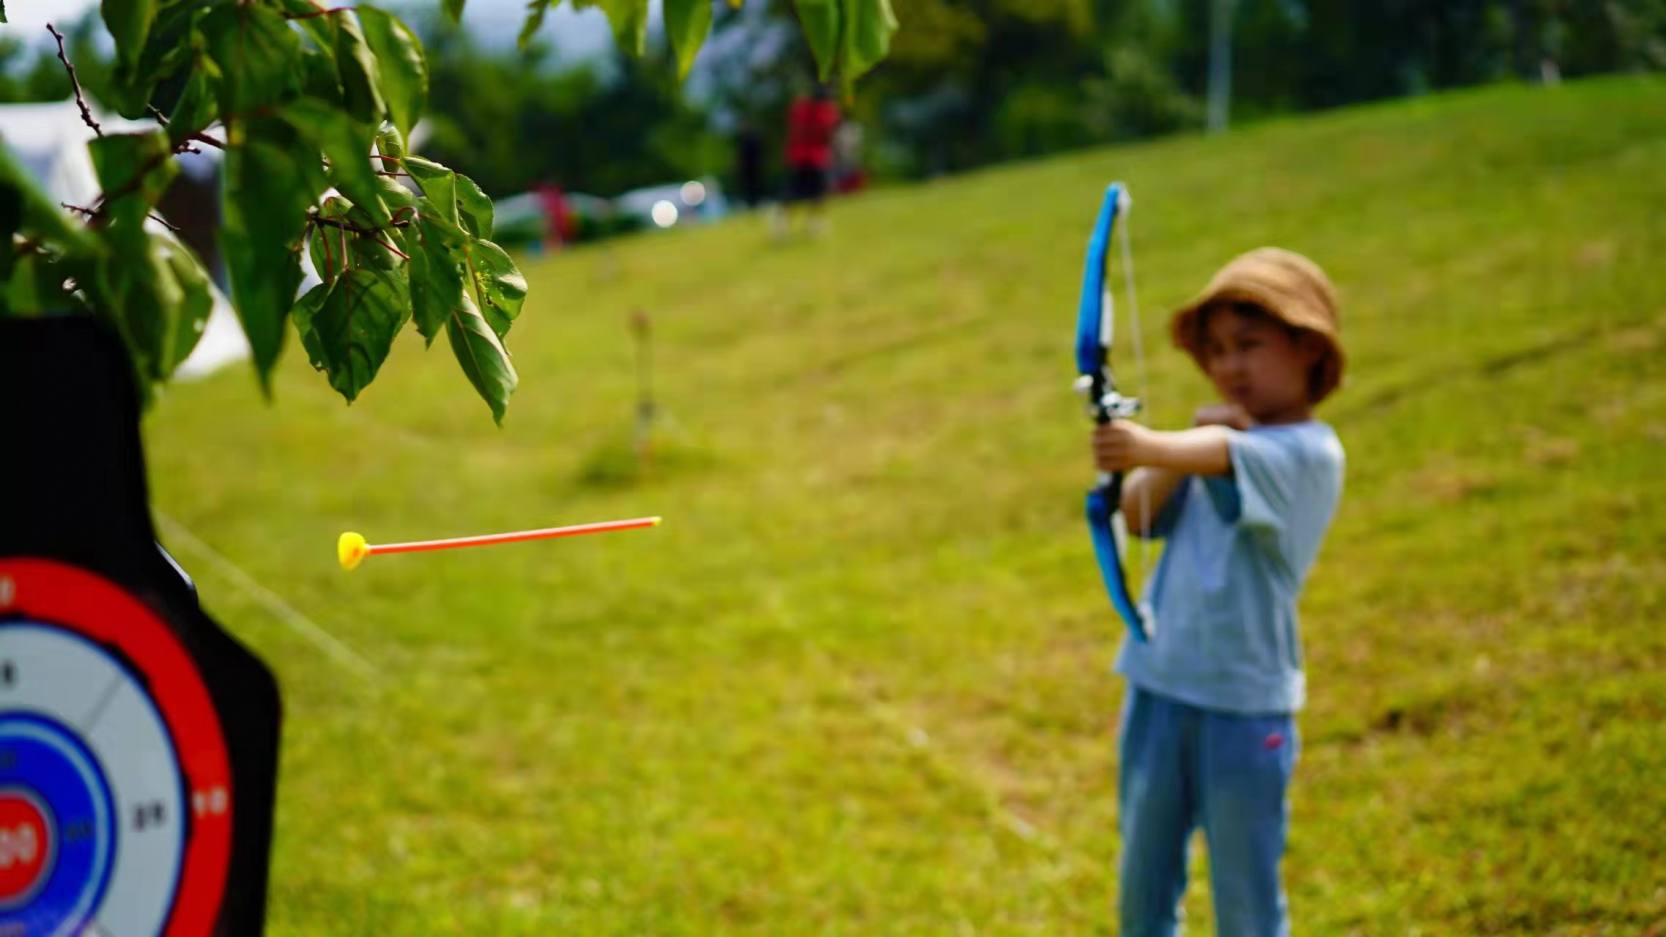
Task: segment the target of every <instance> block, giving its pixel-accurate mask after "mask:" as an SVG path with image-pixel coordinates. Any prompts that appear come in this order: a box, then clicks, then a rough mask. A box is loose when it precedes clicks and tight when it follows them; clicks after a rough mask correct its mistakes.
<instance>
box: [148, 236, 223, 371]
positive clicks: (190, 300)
mask: <svg viewBox="0 0 1666 937" xmlns="http://www.w3.org/2000/svg"><path fill="white" fill-rule="evenodd" d="M156 245H157V248H158V249H159V250H160V251H161V253H162V260H163V262H164V263H166V264H167V265H168V269H169V270H170V271H172V273H173V275H174V279H175V280H176V281H178V283H179V287H180V291H181V292H182V294H183V300H182V302H181V304H180V307H179V314H178V315H177V316H175V317H174V321H173V335H172V337H171V338H170V340H169V341H168V342H167V343H166V345H164V347H163V349H162V352H163V354H162V368H161V370H162V373H163V374H164V375H170V374H173V373H174V369H175V368H178V367H179V365H180V364H181V363H182V362H183V361H184V360H185V359H186V358H188V357H190V356H191V351H192V349H194V348H196V347H197V342H199V341H201V340H202V333H203V329H205V328H207V327H208V315H209V313H211V312H213V311H214V293H213V290H212V289H211V288H210V286H209V282H208V272H207V271H206V270H204V269H203V267H202V261H201V260H200V259H198V257H197V255H196V252H194V251H192V250H191V249H190V248H189V247H187V246H185V245H184V244H183V243H181V242H179V241H177V240H174V239H172V238H167V237H161V236H158V237H157V238H156Z"/></svg>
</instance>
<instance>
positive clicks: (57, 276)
mask: <svg viewBox="0 0 1666 937" xmlns="http://www.w3.org/2000/svg"><path fill="white" fill-rule="evenodd" d="M65 277H66V271H65V270H64V269H63V268H62V267H61V266H60V265H59V264H56V263H53V262H52V261H51V260H50V259H49V258H47V257H44V256H42V255H40V254H24V255H22V256H21V257H19V258H17V262H16V263H15V264H13V265H12V269H11V271H10V275H9V276H8V277H7V278H6V281H5V283H4V284H3V287H0V289H3V292H0V311H3V312H4V313H5V314H7V315H14V316H38V315H41V314H43V313H48V312H57V311H59V310H62V309H63V308H65V307H66V306H68V305H70V303H68V302H66V300H68V299H70V297H69V296H68V295H67V294H65V293H64V290H63V282H64V279H65Z"/></svg>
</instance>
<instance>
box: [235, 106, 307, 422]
mask: <svg viewBox="0 0 1666 937" xmlns="http://www.w3.org/2000/svg"><path fill="white" fill-rule="evenodd" d="M246 131H247V132H246V134H245V139H244V141H243V143H242V144H241V145H238V146H233V147H231V148H230V149H229V150H228V151H227V153H226V166H225V172H224V177H223V189H222V211H221V215H222V218H223V223H222V227H221V233H220V243H221V247H222V249H223V252H224V256H225V261H226V271H227V274H228V276H229V279H230V280H231V295H232V301H233V305H235V306H236V308H237V317H238V319H239V320H240V321H241V322H242V323H243V331H244V332H245V333H246V334H247V335H248V337H249V347H250V349H251V350H252V352H253V357H254V364H255V370H256V372H257V373H258V374H259V375H260V379H261V384H262V386H263V387H266V388H267V389H268V390H270V384H269V380H270V375H271V371H272V366H273V365H274V364H275V363H276V362H277V360H278V354H279V352H280V351H282V348H283V329H284V319H285V317H286V316H287V315H288V314H289V307H290V306H291V305H292V304H293V303H294V301H295V290H296V287H298V286H300V283H301V258H300V254H299V253H298V252H297V251H296V250H294V248H297V247H298V245H297V242H298V241H299V240H300V237H301V232H302V231H303V230H304V229H305V225H306V213H307V210H308V209H309V208H311V207H312V206H313V205H314V204H315V203H316V202H317V200H318V196H319V194H320V193H321V192H322V191H323V189H324V187H325V185H326V181H325V179H324V174H323V170H322V168H321V167H320V166H319V165H318V159H317V156H316V153H315V152H314V151H313V150H312V149H310V148H309V147H307V146H306V145H305V144H304V142H303V141H302V140H301V138H300V137H299V136H298V135H297V134H296V133H295V131H294V130H293V129H292V128H291V127H290V126H289V125H288V124H286V123H283V122H282V121H278V120H273V119H270V118H260V119H257V120H254V121H251V122H249V124H248V125H247V128H246Z"/></svg>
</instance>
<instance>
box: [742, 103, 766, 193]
mask: <svg viewBox="0 0 1666 937" xmlns="http://www.w3.org/2000/svg"><path fill="white" fill-rule="evenodd" d="M735 178H736V181H737V182H738V183H739V189H740V198H741V201H743V202H745V203H746V207H747V208H749V209H750V208H757V207H758V205H759V203H761V202H762V201H763V197H764V138H763V134H760V133H759V132H758V127H757V125H756V124H754V123H752V120H751V119H750V118H742V119H741V123H740V130H739V131H738V132H737V133H736V134H735Z"/></svg>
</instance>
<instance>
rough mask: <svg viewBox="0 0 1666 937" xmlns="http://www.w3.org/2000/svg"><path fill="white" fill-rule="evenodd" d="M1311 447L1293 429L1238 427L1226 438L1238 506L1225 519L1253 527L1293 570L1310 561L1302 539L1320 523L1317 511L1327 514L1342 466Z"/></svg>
mask: <svg viewBox="0 0 1666 937" xmlns="http://www.w3.org/2000/svg"><path fill="white" fill-rule="evenodd" d="M1311 448H1312V447H1310V446H1309V445H1307V444H1306V440H1305V439H1304V438H1303V437H1302V436H1299V435H1296V434H1294V433H1280V432H1260V433H1255V432H1236V431H1235V432H1233V433H1232V435H1231V437H1230V439H1229V441H1228V449H1229V451H1230V453H1231V456H1232V483H1233V484H1232V487H1233V488H1234V489H1235V490H1236V494H1237V498H1236V499H1235V500H1236V501H1237V502H1238V504H1237V507H1238V510H1237V517H1236V518H1235V519H1234V518H1231V517H1227V518H1225V519H1226V520H1228V521H1234V520H1235V521H1236V524H1237V526H1239V527H1240V528H1243V529H1245V530H1249V531H1251V532H1253V533H1254V534H1255V535H1256V539H1257V540H1258V541H1260V542H1261V544H1262V545H1263V546H1264V547H1265V548H1266V549H1267V551H1268V552H1269V553H1271V554H1273V555H1274V556H1275V557H1277V558H1278V559H1279V560H1281V561H1283V562H1284V564H1285V565H1286V566H1287V568H1289V569H1291V570H1292V571H1294V570H1297V569H1300V568H1302V567H1304V566H1305V565H1306V563H1304V562H1302V560H1301V558H1300V557H1299V556H1297V553H1298V552H1299V550H1300V548H1299V545H1298V541H1300V540H1303V539H1304V538H1305V537H1306V533H1311V531H1307V528H1308V527H1311V526H1312V523H1311V522H1312V521H1319V522H1320V527H1321V529H1322V527H1323V522H1322V521H1320V518H1319V517H1318V514H1320V513H1322V514H1323V515H1324V516H1325V517H1328V516H1329V513H1330V511H1331V509H1332V507H1333V506H1334V501H1335V497H1334V494H1335V492H1334V489H1335V487H1336V483H1335V480H1334V478H1333V476H1335V475H1338V474H1339V466H1333V465H1332V464H1331V460H1330V459H1327V458H1323V457H1322V455H1323V453H1319V452H1313V451H1310V449H1311ZM1309 515H1314V516H1313V517H1309ZM1304 532H1305V533H1304Z"/></svg>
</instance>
